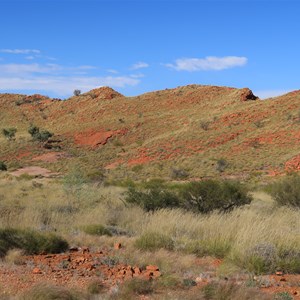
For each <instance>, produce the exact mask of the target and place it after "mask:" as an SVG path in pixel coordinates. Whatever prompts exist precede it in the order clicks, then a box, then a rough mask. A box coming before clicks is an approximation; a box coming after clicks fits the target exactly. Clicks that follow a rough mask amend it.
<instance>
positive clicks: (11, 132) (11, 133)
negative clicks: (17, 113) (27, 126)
mask: <svg viewBox="0 0 300 300" xmlns="http://www.w3.org/2000/svg"><path fill="white" fill-rule="evenodd" d="M16 132H17V129H16V128H7V129H6V128H4V129H2V133H3V135H4V136H5V137H6V138H7V139H8V140H13V139H14V138H15V135H16Z"/></svg>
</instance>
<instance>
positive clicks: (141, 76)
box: [129, 73, 145, 78]
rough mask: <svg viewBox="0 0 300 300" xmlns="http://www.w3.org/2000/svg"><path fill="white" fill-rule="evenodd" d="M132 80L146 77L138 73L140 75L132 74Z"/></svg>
mask: <svg viewBox="0 0 300 300" xmlns="http://www.w3.org/2000/svg"><path fill="white" fill-rule="evenodd" d="M129 76H130V77H131V78H143V77H145V75H144V74H142V73H138V74H131V75H129Z"/></svg>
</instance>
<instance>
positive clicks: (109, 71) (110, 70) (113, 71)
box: [106, 69, 119, 74]
mask: <svg viewBox="0 0 300 300" xmlns="http://www.w3.org/2000/svg"><path fill="white" fill-rule="evenodd" d="M106 71H107V72H108V73H111V74H119V72H118V71H117V70H114V69H108V70H106Z"/></svg>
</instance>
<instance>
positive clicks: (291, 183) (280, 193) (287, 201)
mask: <svg viewBox="0 0 300 300" xmlns="http://www.w3.org/2000/svg"><path fill="white" fill-rule="evenodd" d="M271 195H272V197H273V198H274V200H275V201H276V202H277V203H278V204H279V205H286V206H291V207H295V208H300V176H299V175H297V174H291V175H288V176H287V177H286V178H284V179H283V180H281V181H279V182H276V183H274V184H273V185H272V186H271Z"/></svg>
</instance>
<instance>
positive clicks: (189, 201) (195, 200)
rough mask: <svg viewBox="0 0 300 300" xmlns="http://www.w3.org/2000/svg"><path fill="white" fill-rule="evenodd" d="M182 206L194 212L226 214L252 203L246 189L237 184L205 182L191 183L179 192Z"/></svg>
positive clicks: (214, 181)
mask: <svg viewBox="0 0 300 300" xmlns="http://www.w3.org/2000/svg"><path fill="white" fill-rule="evenodd" d="M181 198H182V200H183V205H184V207H186V208H187V209H190V210H193V211H195V212H201V213H209V212H212V211H214V210H218V211H220V212H227V211H230V210H232V209H234V208H236V207H239V206H242V205H245V204H249V203H250V202H251V201H252V198H251V196H249V194H248V191H247V189H246V188H245V187H244V186H243V185H241V184H240V183H238V182H234V181H216V180H206V181H200V182H191V183H188V184H187V185H185V186H184V187H183V188H182V191H181Z"/></svg>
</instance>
